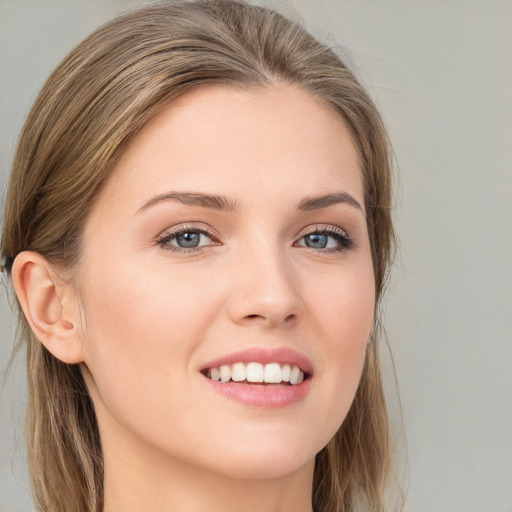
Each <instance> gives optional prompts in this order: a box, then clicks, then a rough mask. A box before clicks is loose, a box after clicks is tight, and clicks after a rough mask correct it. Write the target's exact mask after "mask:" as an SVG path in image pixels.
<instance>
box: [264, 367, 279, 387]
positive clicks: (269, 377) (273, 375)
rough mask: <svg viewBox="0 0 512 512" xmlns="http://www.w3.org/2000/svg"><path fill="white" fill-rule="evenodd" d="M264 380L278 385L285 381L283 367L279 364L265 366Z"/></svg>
mask: <svg viewBox="0 0 512 512" xmlns="http://www.w3.org/2000/svg"><path fill="white" fill-rule="evenodd" d="M264 380H265V382H268V383H269V384H278V383H279V382H281V381H282V380H283V376H282V373H281V367H280V366H279V364H278V363H270V364H266V365H265V376H264Z"/></svg>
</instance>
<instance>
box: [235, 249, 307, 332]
mask: <svg viewBox="0 0 512 512" xmlns="http://www.w3.org/2000/svg"><path fill="white" fill-rule="evenodd" d="M231 279H232V283H233V284H232V287H231V290H232V293H231V294H230V299H229V305H228V308H229V315H230V317H231V320H232V321H233V322H235V323H237V324H239V325H248V326H250V325H259V326H261V327H265V328H272V327H277V326H280V325H283V326H284V325H294V324H296V323H297V322H298V321H300V319H301V318H302V316H303V313H304V307H303V303H302V301H301V299H300V284H299V282H298V279H297V276H296V275H295V273H294V271H293V266H292V264H291V262H290V261H288V260H287V259H286V257H285V255H284V254H282V253H280V251H279V250H277V249H276V250H275V251H274V252H273V253H272V252H270V251H263V253H261V252H260V254H256V253H255V252H253V251H252V252H251V256H250V258H247V259H245V258H240V261H239V264H237V265H234V266H233V272H232V274H231Z"/></svg>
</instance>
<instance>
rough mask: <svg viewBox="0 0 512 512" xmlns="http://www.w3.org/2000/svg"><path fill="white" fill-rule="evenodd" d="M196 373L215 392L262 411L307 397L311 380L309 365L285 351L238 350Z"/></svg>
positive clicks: (295, 354) (308, 361)
mask: <svg viewBox="0 0 512 512" xmlns="http://www.w3.org/2000/svg"><path fill="white" fill-rule="evenodd" d="M200 371H201V374H202V375H203V376H204V382H205V383H207V384H209V386H210V388H211V389H212V390H214V391H215V392H217V393H220V394H221V395H224V396H225V397H227V398H229V399H231V400H234V401H235V402H240V403H243V404H246V405H251V406H257V407H266V408H276V407H278V408H279V407H285V406H288V405H292V404H293V403H296V402H300V401H301V400H303V399H304V398H305V397H306V396H307V395H308V393H309V390H310V388H311V382H312V377H313V365H312V363H311V361H310V360H309V359H308V358H307V357H306V356H304V355H302V354H300V353H299V352H297V351H296V350H293V349H291V348H288V347H281V348H275V349H268V348H252V349H248V350H242V351H240V352H235V353H232V354H229V355H227V356H224V357H221V358H219V359H216V360H214V361H210V362H209V363H207V364H205V365H204V366H203V367H202V368H201V370H200Z"/></svg>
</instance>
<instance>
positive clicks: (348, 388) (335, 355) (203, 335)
mask: <svg viewBox="0 0 512 512" xmlns="http://www.w3.org/2000/svg"><path fill="white" fill-rule="evenodd" d="M77 279H79V282H80V283H81V284H80V293H81V303H82V305H83V324H82V329H81V332H82V337H83V346H84V349H83V350H84V356H83V357H84V362H85V365H86V367H87V369H86V370H84V371H85V375H86V379H87V383H88V386H89V388H90V390H91V394H92V397H93V400H94V403H95V408H96V412H97V415H98V420H99V425H100V431H101V435H102V442H103V446H104V450H105V454H106V456H108V453H109V450H110V449H111V448H110V447H111V445H112V444H113V443H116V446H118V447H119V446H124V447H127V446H129V447H131V448H130V449H132V450H133V449H135V450H137V451H138V453H139V454H146V455H147V454H150V453H151V454H153V455H151V456H158V457H160V458H162V457H163V460H167V461H168V462H169V463H170V464H172V463H173V462H176V463H179V464H190V465H192V466H193V467H196V468H197V467H200V468H204V469H207V470H210V471H214V472H215V473H217V474H221V475H226V476H235V475H236V476H237V478H240V477H243V476H247V477H254V476H259V477H278V476H283V475H286V474H289V473H291V472H293V471H296V470H299V469H300V468H305V467H307V468H309V469H311V467H312V464H313V461H314V456H315V454H316V453H317V452H318V451H319V450H321V449H322V448H323V447H324V446H325V445H326V444H327V442H328V441H329V439H330V438H331V437H332V436H333V435H334V433H335V432H336V431H337V429H338V428H339V426H340V425H341V423H342V422H343V420H344V418H345V416H346V414H347V411H348V409H349V407H350V404H351V402H352V400H353V397H354V394H355V392H356V389H357V386H358V382H359V378H360V375H361V370H362V366H363V361H364V357H365V349H366V343H367V340H368V338H369V335H370V331H371V328H372V323H373V312H374V301H375V295H374V278H373V270H372V262H371V256H370V246H369V240H368V234H367V230H366V221H365V213H364V198H363V186H362V181H361V172H360V167H359V162H358V154H357V152H356V149H355V147H354V144H353V143H352V141H351V139H350V136H349V133H348V131H347V129H346V127H345V126H344V124H343V123H342V121H341V120H340V118H339V117H338V116H337V115H335V114H334V113H332V112H331V111H330V110H328V109H327V108H326V107H325V106H323V105H322V104H321V103H320V102H319V101H318V100H316V99H315V98H314V97H312V96H311V95H309V94H307V93H306V92H304V91H302V90H300V89H297V88H292V87H289V86H281V87H275V88H267V89H263V90H257V91H253V92H247V91H245V92H244V91H242V90H240V89H235V88H230V87H227V86H208V87H203V88H200V89H197V90H195V91H193V92H191V93H188V94H187V95H185V96H183V97H182V98H181V99H179V100H178V101H176V102H175V103H174V104H173V105H171V106H170V107H168V108H167V109H166V110H164V111H163V112H162V113H161V114H159V115H158V116H157V117H156V118H155V119H153V120H152V121H151V122H150V123H149V124H148V125H147V126H146V127H145V128H144V129H143V130H142V131H141V132H140V134H139V135H138V136H137V137H136V138H135V139H134V140H133V142H132V143H131V144H130V145H129V147H128V149H127V151H126V152H125V153H124V155H123V156H122V158H121V159H120V161H119V162H118V164H117V165H116V168H115V169H114V172H113V174H112V176H111V179H110V180H109V181H108V183H107V184H106V186H105V188H104V189H103V191H102V193H101V194H100V196H99V197H98V199H97V201H96V203H95V205H94V207H93V210H92V213H91V215H90V217H89V219H88V221H87V225H86V230H85V234H84V249H83V257H82V260H81V264H80V266H79V272H78V278H77ZM249 363H251V364H249ZM294 367H297V369H294ZM244 372H245V373H244ZM301 372H302V373H304V381H303V382H301V379H302V373H301ZM290 374H291V375H290ZM219 378H220V379H221V380H215V379H219ZM233 379H234V381H233ZM262 379H263V382H261V380H262ZM283 379H284V380H283ZM290 379H291V381H292V384H291V383H290V382H289V380H290ZM247 380H249V381H253V382H247ZM225 381H226V382H225ZM146 455H144V456H146ZM148 456H149V455H148Z"/></svg>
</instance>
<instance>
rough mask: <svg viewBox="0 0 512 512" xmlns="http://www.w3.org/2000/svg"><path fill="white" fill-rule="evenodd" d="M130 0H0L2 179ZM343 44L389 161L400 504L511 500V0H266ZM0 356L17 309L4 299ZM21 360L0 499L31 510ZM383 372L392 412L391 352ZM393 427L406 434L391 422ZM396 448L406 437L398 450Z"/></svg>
mask: <svg viewBox="0 0 512 512" xmlns="http://www.w3.org/2000/svg"><path fill="white" fill-rule="evenodd" d="M137 3H141V2H137V1H135V0H124V1H122V0H96V1H86V0H60V1H57V0H55V1H50V0H0V179H1V181H2V183H1V185H2V190H4V189H5V183H6V179H7V175H8V172H9V165H10V160H11V158H12V153H13V149H14V145H15V140H16V137H17V134H18V132H19V130H20V128H21V124H22V122H23V119H24V117H25V115H26V113H27V111H28V109H29V107H30V105H31V103H32V101H33V100H34V98H35V95H36V94H37V91H38V90H39V88H40V87H41V85H42V83H43V81H44V79H45V77H46V76H47V75H48V74H49V72H50V71H51V70H52V69H53V68H54V67H55V65H56V64H57V63H58V61H59V60H60V59H61V58H62V57H63V56H64V55H65V53H66V52H67V51H68V50H69V49H71V47H72V46H74V45H75V44H76V43H78V42H79V41H80V40H81V39H82V38H83V37H85V36H86V35H87V34H88V33H89V32H90V31H91V30H92V29H94V28H95V27H96V26H98V25H99V24H100V23H102V22H104V21H106V20H107V19H108V18H110V17H111V16H112V15H114V14H115V13H117V12H119V11H120V10H121V9H123V8H126V7H128V6H131V5H135V4H137ZM267 5H270V6H276V5H277V6H278V8H279V9H280V10H281V11H282V12H284V13H285V14H290V15H292V16H293V17H297V16H302V17H303V18H304V20H305V23H306V25H307V26H308V27H309V29H310V30H311V31H312V32H313V33H314V34H315V35H317V36H318V37H320V38H321V39H322V40H324V41H327V42H328V43H329V44H330V45H332V46H337V45H342V46H344V47H345V48H346V49H348V51H349V52H350V55H351V58H352V62H353V64H354V66H355V68H356V70H357V73H358V74H359V76H360V78H361V79H362V80H363V82H364V83H365V84H366V86H367V87H368V88H369V90H370V92H371V94H372V96H373V98H374V99H375V101H376V102H377V104H378V106H379V107H380V109H381V111H382V113H383V115H384V117H385V119H386V123H387V125H388V127H389V131H390V133H391V138H392V140H393V143H394V147H395V151H396V156H397V162H398V172H397V174H398V179H397V183H398V187H397V192H396V209H395V220H396V223H397V230H398V234H399V237H400V251H399V258H398V259H397V264H396V267H395V271H394V275H393V280H392V282H391V286H390V287H389V297H388V307H387V329H388V334H389V340H390V345H391V348H392V351H393V355H394V359H395V364H396V368H397V375H398V384H399V389H400V396H401V402H402V415H403V423H404V426H405V433H406V437H407V446H408V466H409V469H408V472H407V473H406V476H407V475H408V478H406V479H405V482H406V484H407V482H408V494H407V502H406V508H405V510H406V511H412V512H506V511H512V371H511V366H512V271H511V266H512V265H511V264H512V229H511V224H512V222H511V220H512V200H511V195H512V140H511V132H512V130H511V123H512V2H511V1H506V0H502V1H497V0H480V1H464V0H439V1H427V0H424V1H408V0H395V1H387V0H358V1H348V0H316V1H313V0H294V1H292V0H290V1H288V2H287V3H283V2H280V3H278V4H276V3H275V2H271V1H269V2H268V3H267ZM0 319H1V329H0V368H1V370H3V369H4V368H5V365H6V363H7V360H8V358H9V354H10V350H11V347H12V340H13V323H12V318H11V313H10V309H9V304H8V301H7V300H5V299H3V298H2V299H1V300H0ZM23 372H24V367H23V360H22V359H20V360H19V361H18V364H17V366H15V368H14V372H13V375H12V376H11V377H10V378H9V380H8V381H7V383H6V385H5V386H4V388H3V390H2V393H1V402H0V407H1V409H0V410H1V420H0V512H18V511H24V512H30V511H32V510H33V508H32V506H31V502H30V491H29V487H28V482H27V476H26V464H25V462H24V447H23V439H22V437H23V436H22V427H21V421H22V420H21V418H22V414H23V413H22V411H23V403H24V375H23ZM384 373H385V377H386V387H387V388H388V389H389V393H390V407H391V414H392V420H393V425H394V428H395V430H396V429H397V428H398V426H399V425H400V415H399V410H398V402H397V398H396V393H395V389H394V387H395V386H394V380H393V379H394V378H393V372H392V368H391V362H390V360H389V358H385V360H384ZM402 437H403V436H402ZM402 453H403V450H402Z"/></svg>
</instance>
